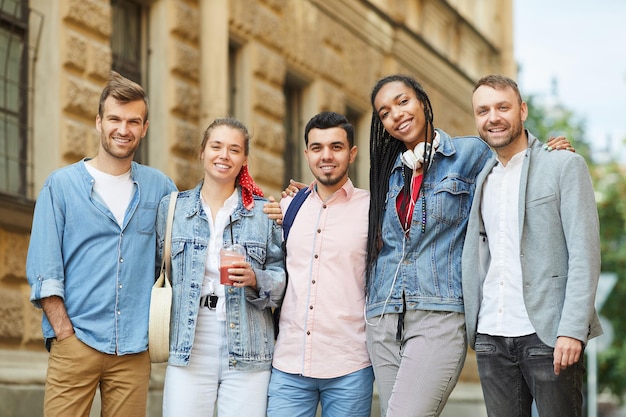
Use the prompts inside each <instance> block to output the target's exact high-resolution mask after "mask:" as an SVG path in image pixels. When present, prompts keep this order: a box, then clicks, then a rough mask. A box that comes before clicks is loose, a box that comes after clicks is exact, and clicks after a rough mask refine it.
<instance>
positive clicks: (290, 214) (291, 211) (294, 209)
mask: <svg viewBox="0 0 626 417" xmlns="http://www.w3.org/2000/svg"><path fill="white" fill-rule="evenodd" d="M309 194H311V190H310V189H309V187H304V188H301V189H300V191H298V192H297V193H296V195H295V196H294V197H293V200H291V203H289V207H287V211H286V212H285V215H284V216H283V224H282V226H283V243H282V248H283V256H284V257H285V267H286V262H287V259H286V258H287V237H289V230H291V226H292V225H293V221H294V220H295V219H296V214H298V211H299V210H300V207H302V204H303V203H304V200H306V198H307V197H308V196H309ZM287 285H289V274H288V273H286V271H285V288H286V287H287ZM280 310H281V308H280V307H276V308H275V309H274V311H273V313H272V321H273V322H274V339H276V338H277V337H278V322H279V321H280Z"/></svg>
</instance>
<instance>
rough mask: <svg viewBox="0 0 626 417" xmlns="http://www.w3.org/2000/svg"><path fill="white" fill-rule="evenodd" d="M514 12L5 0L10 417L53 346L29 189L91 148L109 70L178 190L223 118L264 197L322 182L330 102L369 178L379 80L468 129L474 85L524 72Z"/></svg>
mask: <svg viewBox="0 0 626 417" xmlns="http://www.w3.org/2000/svg"><path fill="white" fill-rule="evenodd" d="M512 9H513V6H512V0H504V1H502V0H55V1H50V0H2V1H0V57H1V62H2V63H3V65H2V66H0V260H1V262H0V312H1V314H0V317H2V320H0V414H1V415H3V416H7V417H10V416H20V417H21V416H34V415H41V405H42V399H43V381H44V378H45V371H46V361H47V352H46V351H45V349H44V347H43V342H42V335H41V327H40V320H41V311H40V310H37V309H35V308H34V307H33V306H32V305H31V303H30V302H29V300H28V298H29V291H30V288H29V286H28V284H27V282H26V277H25V260H26V252H27V247H28V241H29V231H30V224H31V221H32V214H33V207H34V201H35V200H36V198H37V193H38V191H39V189H40V188H41V186H42V184H43V182H44V180H45V178H46V177H47V176H48V175H49V174H50V173H51V172H52V171H53V170H55V169H57V168H59V167H62V166H65V165H68V164H70V163H73V162H75V161H77V160H79V159H81V158H83V157H85V156H93V155H94V154H95V152H96V150H97V144H98V142H97V141H98V135H97V132H96V130H95V116H96V113H97V107H98V99H99V95H100V92H101V90H102V88H103V86H104V85H105V83H106V80H107V77H108V74H109V71H110V70H111V69H114V70H116V71H118V72H120V73H122V74H123V75H125V76H126V77H128V78H131V79H133V80H135V81H137V82H139V83H140V84H142V85H143V86H144V87H145V88H146V90H147V92H148V95H149V97H150V115H149V120H150V128H149V130H148V136H147V137H146V139H145V140H144V143H143V144H142V146H141V149H140V152H139V153H138V155H137V159H138V160H139V161H140V162H142V163H145V164H148V165H151V166H154V167H156V168H159V169H161V170H162V171H164V172H165V173H166V174H168V175H169V176H170V177H172V178H173V179H174V181H175V182H176V184H177V185H178V187H179V188H180V189H185V188H190V187H193V186H194V185H195V184H196V183H197V182H198V181H199V179H200V178H201V175H202V173H201V169H200V167H201V166H200V163H199V161H198V150H199V149H198V148H199V144H200V139H201V134H202V132H203V130H204V129H205V128H206V126H208V124H209V123H210V121H211V120H212V119H214V118H215V117H218V116H224V115H233V116H235V117H237V118H238V119H240V120H242V121H243V122H244V123H245V124H246V125H247V126H248V127H249V128H250V129H251V132H252V134H253V138H252V142H251V151H250V170H251V173H252V175H253V176H254V177H255V180H256V181H257V182H258V183H259V184H260V185H261V186H262V188H263V189H264V191H265V193H266V194H268V195H274V196H279V194H280V190H282V189H283V188H284V185H285V184H286V183H287V181H288V180H289V178H295V179H299V180H302V181H305V182H306V181H309V180H311V179H312V178H311V176H310V174H309V171H308V168H307V166H306V163H305V161H304V158H303V147H304V141H303V130H304V124H305V123H306V121H307V120H308V119H309V118H310V117H311V116H312V115H314V114H316V113H318V112H319V111H323V110H332V111H337V112H340V113H343V114H346V115H347V116H348V118H349V119H350V120H351V122H352V123H353V124H354V125H355V128H356V141H357V145H358V146H359V148H360V157H359V158H358V159H357V163H356V166H355V167H354V168H353V169H352V171H351V177H352V178H353V179H354V181H355V183H356V184H357V185H358V186H360V187H363V188H367V187H368V163H369V158H368V152H369V150H368V140H369V123H370V118H371V108H370V104H369V93H370V90H371V88H372V87H373V85H374V83H375V82H376V80H377V79H378V78H380V77H382V76H384V75H387V74H390V73H398V72H401V73H408V74H411V75H413V76H415V77H416V78H417V79H418V80H419V81H420V82H421V83H422V84H423V86H424V87H425V89H426V91H427V92H428V93H429V96H430V98H431V101H432V104H433V108H434V113H435V125H436V126H437V127H441V128H444V129H445V130H446V131H447V132H448V133H450V134H452V135H460V134H473V133H474V132H475V128H474V124H473V118H472V114H471V103H470V98H471V91H472V87H473V84H474V81H476V80H477V79H478V78H480V77H481V76H482V75H485V74H487V73H491V72H499V73H503V74H506V75H508V76H515V74H516V65H515V62H514V59H513V27H512V22H513V16H512V13H513V10H512ZM474 367H475V366H474V363H473V361H472V355H471V353H470V355H469V358H468V362H467V365H466V368H467V369H466V370H465V371H464V376H463V380H462V381H461V383H460V384H459V386H458V387H457V388H456V389H455V392H454V393H453V396H452V399H451V401H450V403H449V405H448V406H447V409H450V410H460V409H463V407H471V406H472V405H471V404H473V403H474V402H476V401H479V400H480V390H479V388H478V387H477V377H476V373H475V370H474ZM162 379H163V366H162V365H159V366H155V371H154V375H153V380H152V382H151V388H152V389H151V394H150V404H149V410H150V415H154V416H156V415H160V392H161V389H162ZM97 407H98V405H97V401H96V405H95V407H94V409H96V408H97ZM457 407H461V408H457ZM466 409H467V408H466ZM95 412H96V411H94V413H95ZM447 412H448V413H451V414H449V415H455V414H456V415H460V414H459V413H458V412H452V411H447ZM94 415H97V414H94ZM463 415H467V416H469V415H473V414H470V413H469V412H463ZM476 415H482V414H476Z"/></svg>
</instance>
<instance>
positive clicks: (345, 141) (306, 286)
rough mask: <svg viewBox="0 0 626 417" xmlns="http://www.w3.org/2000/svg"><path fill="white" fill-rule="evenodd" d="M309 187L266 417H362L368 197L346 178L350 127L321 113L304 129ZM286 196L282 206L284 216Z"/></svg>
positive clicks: (352, 149) (366, 392)
mask: <svg viewBox="0 0 626 417" xmlns="http://www.w3.org/2000/svg"><path fill="white" fill-rule="evenodd" d="M304 141H305V144H306V150H305V151H304V152H305V156H306V158H307V161H308V163H309V168H310V169H311V172H312V173H313V176H314V177H315V178H316V180H315V181H314V182H313V183H312V184H311V185H310V186H309V189H310V190H311V193H310V194H309V195H308V197H307V198H306V200H305V201H304V203H303V204H302V206H301V207H300V210H299V211H298V214H297V216H296V217H295V220H294V222H293V225H292V227H291V231H290V234H289V239H288V240H287V253H288V256H287V263H286V267H287V273H288V275H289V281H288V285H287V291H286V293H285V298H284V301H283V304H282V312H281V316H280V322H279V330H280V332H279V334H278V340H277V342H276V347H275V349H274V360H273V368H272V376H271V380H270V386H269V402H268V410H267V414H268V417H314V416H315V413H316V410H317V406H318V404H321V407H322V416H323V417H328V416H333V417H338V416H346V417H347V416H350V417H369V416H370V412H371V403H372V386H373V381H374V374H373V372H372V366H371V364H370V361H369V356H368V353H367V346H366V343H365V319H364V317H363V308H364V304H365V263H366V243H367V224H368V210H369V193H368V192H367V191H365V190H361V189H358V188H355V187H354V186H353V185H352V181H350V179H349V178H348V169H349V167H350V164H352V163H353V162H354V159H355V157H356V154H357V148H356V146H354V128H353V127H352V125H351V124H350V123H349V122H348V120H347V119H346V118H345V117H344V116H342V115H340V114H337V113H333V112H322V113H320V114H318V115H316V116H314V117H313V118H312V119H311V120H310V121H309V122H308V123H307V125H306V128H305V133H304ZM291 200H292V199H291V198H289V197H287V198H284V199H282V200H281V203H280V204H281V209H282V212H283V213H285V212H286V211H287V207H288V206H289V203H291Z"/></svg>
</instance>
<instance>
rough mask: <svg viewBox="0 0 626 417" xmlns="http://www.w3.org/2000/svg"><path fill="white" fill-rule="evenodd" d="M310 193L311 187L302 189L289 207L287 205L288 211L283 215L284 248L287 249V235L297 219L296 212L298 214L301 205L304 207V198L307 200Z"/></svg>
mask: <svg viewBox="0 0 626 417" xmlns="http://www.w3.org/2000/svg"><path fill="white" fill-rule="evenodd" d="M310 193H311V189H310V188H309V187H304V188H302V189H300V191H298V193H297V194H296V195H295V197H294V198H293V200H291V203H289V207H287V211H286V212H285V216H284V217H283V250H285V249H286V246H285V245H286V244H287V237H288V236H289V230H291V226H292V225H293V221H294V220H295V219H296V214H298V211H299V210H300V207H302V204H303V203H304V200H306V198H307V197H308V195H309V194H310Z"/></svg>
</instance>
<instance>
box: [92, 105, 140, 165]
mask: <svg viewBox="0 0 626 417" xmlns="http://www.w3.org/2000/svg"><path fill="white" fill-rule="evenodd" d="M145 114H146V105H145V103H144V102H143V100H135V101H130V102H128V103H121V102H119V101H117V100H116V99H114V98H113V97H111V96H109V97H108V98H107V99H106V100H105V102H104V106H103V112H102V117H100V115H97V116H96V130H97V131H98V132H100V150H101V151H103V152H99V155H101V157H103V158H113V159H115V160H121V161H130V160H132V159H133V156H134V155H135V151H136V150H137V148H138V147H139V144H140V143H141V139H142V138H143V137H144V136H145V135H146V132H147V130H148V121H147V120H145Z"/></svg>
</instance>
